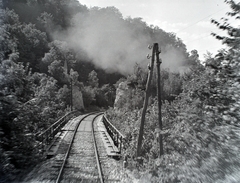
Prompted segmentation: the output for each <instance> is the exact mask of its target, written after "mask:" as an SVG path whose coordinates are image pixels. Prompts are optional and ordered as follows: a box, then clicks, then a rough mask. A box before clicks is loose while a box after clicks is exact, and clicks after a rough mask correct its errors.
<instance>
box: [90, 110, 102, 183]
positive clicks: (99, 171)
mask: <svg viewBox="0 0 240 183" xmlns="http://www.w3.org/2000/svg"><path fill="white" fill-rule="evenodd" d="M101 114H103V113H100V114H98V115H96V116H95V117H94V118H93V120H92V135H93V142H94V143H93V144H94V151H95V156H96V161H97V167H98V174H99V179H100V182H101V183H104V178H103V172H102V167H101V164H100V160H99V154H98V150H97V142H96V138H95V135H94V124H93V123H94V121H95V119H96V118H97V117H98V116H100V115H101Z"/></svg>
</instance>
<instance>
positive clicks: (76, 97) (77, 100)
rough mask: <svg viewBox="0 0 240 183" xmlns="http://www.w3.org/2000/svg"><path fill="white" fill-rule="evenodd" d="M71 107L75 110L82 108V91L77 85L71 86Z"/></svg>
mask: <svg viewBox="0 0 240 183" xmlns="http://www.w3.org/2000/svg"><path fill="white" fill-rule="evenodd" d="M73 107H74V108H75V109H77V110H83V109H84V104H83V97H82V92H81V91H80V90H79V88H78V87H77V86H73Z"/></svg>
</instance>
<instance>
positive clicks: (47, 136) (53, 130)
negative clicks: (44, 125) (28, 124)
mask: <svg viewBox="0 0 240 183" xmlns="http://www.w3.org/2000/svg"><path fill="white" fill-rule="evenodd" d="M78 112H79V111H71V112H68V113H67V114H65V115H64V116H63V117H61V118H60V119H58V120H57V121H56V122H55V123H53V124H52V125H51V126H50V127H49V128H48V129H46V130H45V131H43V132H42V133H40V134H38V135H36V139H37V140H38V141H40V144H39V145H42V149H43V148H44V146H45V145H48V144H50V142H51V140H52V139H53V138H54V136H55V135H56V134H57V133H58V132H59V131H60V130H61V128H62V127H63V126H64V125H65V124H66V123H67V122H68V121H69V120H70V119H71V118H72V117H73V116H74V115H75V114H77V113H78Z"/></svg>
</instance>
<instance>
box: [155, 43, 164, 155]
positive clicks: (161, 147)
mask: <svg viewBox="0 0 240 183" xmlns="http://www.w3.org/2000/svg"><path fill="white" fill-rule="evenodd" d="M159 54H160V51H159V49H158V44H157V45H156V58H157V95H158V125H159V129H160V132H161V131H162V112H161V111H162V109H161V106H162V97H161V75H160V64H161V63H162V61H161V60H160V59H159ZM159 145H160V156H162V155H163V139H162V134H161V133H160V134H159Z"/></svg>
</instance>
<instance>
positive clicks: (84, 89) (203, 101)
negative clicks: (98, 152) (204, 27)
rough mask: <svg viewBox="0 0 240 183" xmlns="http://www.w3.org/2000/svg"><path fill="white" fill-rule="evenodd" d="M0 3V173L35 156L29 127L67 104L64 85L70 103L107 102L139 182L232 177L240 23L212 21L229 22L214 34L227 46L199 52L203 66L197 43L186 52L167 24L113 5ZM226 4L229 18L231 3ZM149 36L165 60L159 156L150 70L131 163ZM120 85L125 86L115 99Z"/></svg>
mask: <svg viewBox="0 0 240 183" xmlns="http://www.w3.org/2000/svg"><path fill="white" fill-rule="evenodd" d="M0 3H1V4H0V6H1V13H0V16H1V18H0V24H1V27H0V33H1V34H0V40H1V44H0V45H1V46H0V60H1V62H0V108H1V110H0V182H9V181H12V180H14V179H15V178H16V177H17V175H19V174H20V173H21V172H22V171H23V170H24V169H26V168H27V167H29V166H32V165H35V164H37V163H38V162H39V161H40V159H41V155H40V151H39V149H37V148H36V145H37V144H38V141H37V140H36V139H35V136H36V134H37V133H39V132H41V131H43V130H44V129H46V128H48V127H49V126H50V125H51V124H53V122H55V121H56V120H57V119H58V118H59V117H61V116H63V115H64V114H65V113H66V112H68V111H70V108H71V107H70V105H71V103H72V102H71V88H73V96H76V98H74V99H73V101H74V102H73V108H74V109H77V110H82V111H83V110H85V111H86V110H91V109H92V108H95V109H99V108H105V109H108V108H109V107H110V109H108V112H107V113H108V116H109V118H110V119H112V121H113V122H115V124H114V125H116V126H117V127H118V128H119V129H120V131H122V132H123V133H124V134H125V135H126V137H127V139H126V142H125V145H124V148H125V149H124V153H125V156H126V157H127V159H128V163H127V164H128V166H127V168H128V169H129V170H136V169H137V170H138V171H137V172H138V173H137V174H138V175H137V177H138V178H141V176H142V177H144V176H145V175H147V176H145V178H141V179H142V180H143V181H144V180H145V181H152V182H159V181H162V182H179V181H180V182H217V181H218V182H227V181H229V182H234V181H232V180H236V181H235V182H239V181H240V178H239V176H238V172H239V156H238V151H239V144H240V143H239V140H240V139H239V134H240V133H239V122H238V121H239V114H238V113H237V110H238V109H239V94H238V93H239V86H240V84H239V82H240V81H239V72H238V71H239V64H238V63H239V46H238V45H239V44H238V42H239V35H240V33H239V32H240V31H239V29H237V28H233V27H230V26H228V25H227V23H223V24H220V23H219V22H217V21H215V20H213V23H215V24H216V25H217V26H219V28H220V29H224V30H227V31H228V33H229V38H226V37H221V36H218V35H214V36H216V37H217V38H218V39H223V40H224V43H225V44H228V45H229V50H222V51H221V52H219V54H218V55H216V56H212V55H210V54H209V55H207V56H206V60H205V64H204V65H203V64H201V62H200V60H199V57H198V53H197V50H192V51H191V52H189V53H188V52H187V50H186V46H185V44H184V43H183V42H182V40H181V39H179V38H178V37H177V36H176V35H175V34H174V33H168V32H165V31H164V30H162V29H161V28H160V27H157V26H154V25H147V23H145V22H144V21H143V20H142V19H141V18H131V17H128V18H123V16H122V14H121V12H119V10H118V9H116V8H115V7H106V8H98V7H93V8H87V7H86V6H84V5H81V4H80V3H79V2H78V1H77V0H34V1H31V0H2V1H0ZM229 4H230V5H231V7H232V9H233V12H232V14H231V13H230V15H231V16H236V17H237V16H238V14H239V5H237V4H235V3H234V2H232V1H229ZM153 43H159V45H160V48H161V54H160V57H161V58H162V60H163V63H162V65H161V66H162V70H161V78H162V82H161V88H162V100H163V104H162V113H163V124H164V130H163V131H162V132H160V133H162V134H163V141H164V156H162V157H159V156H158V154H159V150H158V146H157V135H158V133H159V132H158V131H157V130H155V129H156V121H157V113H158V112H157V100H156V82H157V81H156V77H154V79H153V82H152V85H151V101H150V102H149V104H150V107H149V108H148V112H147V120H146V125H145V136H144V143H143V147H142V149H143V152H142V157H143V159H144V161H143V163H142V164H138V162H137V161H136V156H135V151H136V141H137V135H138V130H139V120H140V113H141V108H142V104H143V97H144V91H145V89H146V88H145V86H146V80H147V71H148V69H147V62H148V61H147V59H146V54H147V53H148V51H149V50H148V49H147V46H148V44H150V45H151V44H153ZM119 84H120V85H122V86H124V87H123V91H122V92H123V93H124V94H125V95H124V96H123V97H120V98H118V101H116V100H115V98H116V90H117V89H119V86H120V85H119ZM77 96H78V97H77ZM79 96H82V97H79ZM114 101H115V103H114ZM82 103H83V104H82ZM80 104H81V105H80ZM111 107H112V108H111ZM113 107H114V108H113Z"/></svg>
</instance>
